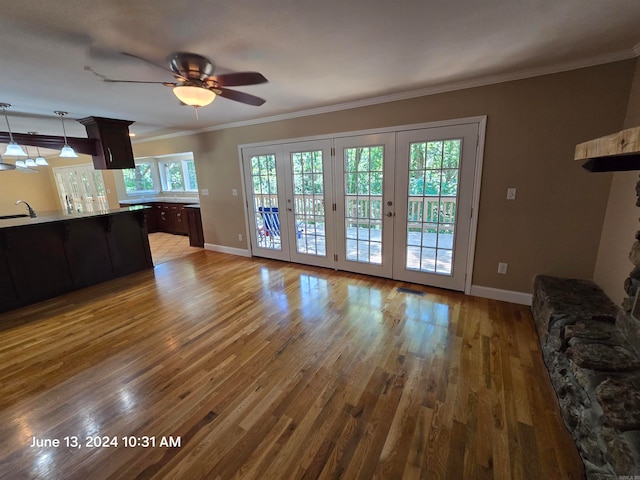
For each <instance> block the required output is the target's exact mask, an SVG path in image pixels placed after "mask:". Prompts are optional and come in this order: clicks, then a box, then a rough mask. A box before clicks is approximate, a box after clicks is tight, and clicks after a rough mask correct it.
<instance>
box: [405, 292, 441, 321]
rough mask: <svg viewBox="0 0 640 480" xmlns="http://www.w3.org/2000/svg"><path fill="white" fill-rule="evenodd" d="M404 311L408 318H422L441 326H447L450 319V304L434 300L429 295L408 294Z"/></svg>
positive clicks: (421, 319)
mask: <svg viewBox="0 0 640 480" xmlns="http://www.w3.org/2000/svg"><path fill="white" fill-rule="evenodd" d="M404 313H405V315H406V317H407V319H411V320H420V321H423V322H429V323H433V324H436V325H441V326H447V325H448V324H449V320H450V318H449V305H445V304H442V303H438V302H434V301H433V300H430V299H429V298H428V297H426V298H425V297H413V296H411V295H407V298H406V299H405V311H404Z"/></svg>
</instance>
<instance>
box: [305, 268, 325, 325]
mask: <svg viewBox="0 0 640 480" xmlns="http://www.w3.org/2000/svg"><path fill="white" fill-rule="evenodd" d="M328 296H329V289H328V283H327V281H326V280H325V279H324V278H318V277H316V276H313V275H306V274H301V275H300V311H301V313H302V316H303V317H304V318H305V319H307V320H308V319H311V318H324V316H325V315H324V314H325V313H326V312H325V311H324V309H323V308H319V307H321V306H324V305H325V300H326V298H327V297H328Z"/></svg>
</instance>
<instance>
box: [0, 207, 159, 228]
mask: <svg viewBox="0 0 640 480" xmlns="http://www.w3.org/2000/svg"><path fill="white" fill-rule="evenodd" d="M148 208H151V207H146V206H144V205H133V206H130V207H122V208H109V209H105V210H98V211H95V212H84V213H66V212H63V211H60V210H54V211H48V212H39V213H38V216H37V217H35V218H31V217H18V218H9V219H6V220H0V230H1V229H4V228H13V227H24V226H27V225H38V224H43V223H54V222H63V221H69V220H78V219H82V218H91V217H102V216H108V215H114V214H118V213H127V212H135V211H136V210H145V209H148Z"/></svg>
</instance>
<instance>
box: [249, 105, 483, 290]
mask: <svg viewBox="0 0 640 480" xmlns="http://www.w3.org/2000/svg"><path fill="white" fill-rule="evenodd" d="M468 123H475V124H478V142H477V148H476V159H475V172H474V181H473V199H472V209H471V225H470V229H469V247H468V252H469V253H468V255H467V265H466V270H467V278H466V281H465V287H464V293H465V294H467V295H470V294H471V282H472V277H473V264H474V259H475V246H476V235H477V230H478V211H479V206H480V187H481V183H482V167H483V162H484V144H485V136H486V125H487V116H486V115H480V116H474V117H464V118H457V119H451V120H439V121H434V122H425V123H417V124H411V125H396V126H391V127H382V128H375V129H366V130H356V131H351V132H336V133H332V134H325V135H312V136H305V137H298V138H287V139H280V140H270V141H264V142H254V143H247V144H241V145H238V158H239V163H240V171H241V173H242V177H243V179H244V178H245V169H244V165H243V161H242V151H243V149H245V148H250V147H263V146H267V145H279V144H285V143H295V142H300V141H306V140H320V139H338V138H342V137H353V136H358V135H369V134H378V133H396V132H401V131H405V130H416V129H425V128H435V127H445V126H452V125H463V124H468ZM242 191H243V198H244V200H245V207H246V208H245V225H246V228H247V232H249V228H250V219H249V216H248V215H247V211H248V207H249V205H248V204H249V199H250V198H251V197H250V195H249V193H250V191H247V190H246V185H245V182H244V181H243V182H242ZM249 238H250V237H249V235H247V239H249ZM247 244H248V247H249V249H250V252H249V254H250V255H252V251H251V248H252V247H251V244H250V243H249V242H247Z"/></svg>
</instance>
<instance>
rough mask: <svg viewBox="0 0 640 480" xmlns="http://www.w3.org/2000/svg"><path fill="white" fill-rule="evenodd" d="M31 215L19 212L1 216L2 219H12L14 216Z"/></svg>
mask: <svg viewBox="0 0 640 480" xmlns="http://www.w3.org/2000/svg"><path fill="white" fill-rule="evenodd" d="M28 216H29V215H27V214H26V213H18V214H16V215H1V216H0V220H10V219H12V218H21V217H28Z"/></svg>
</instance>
